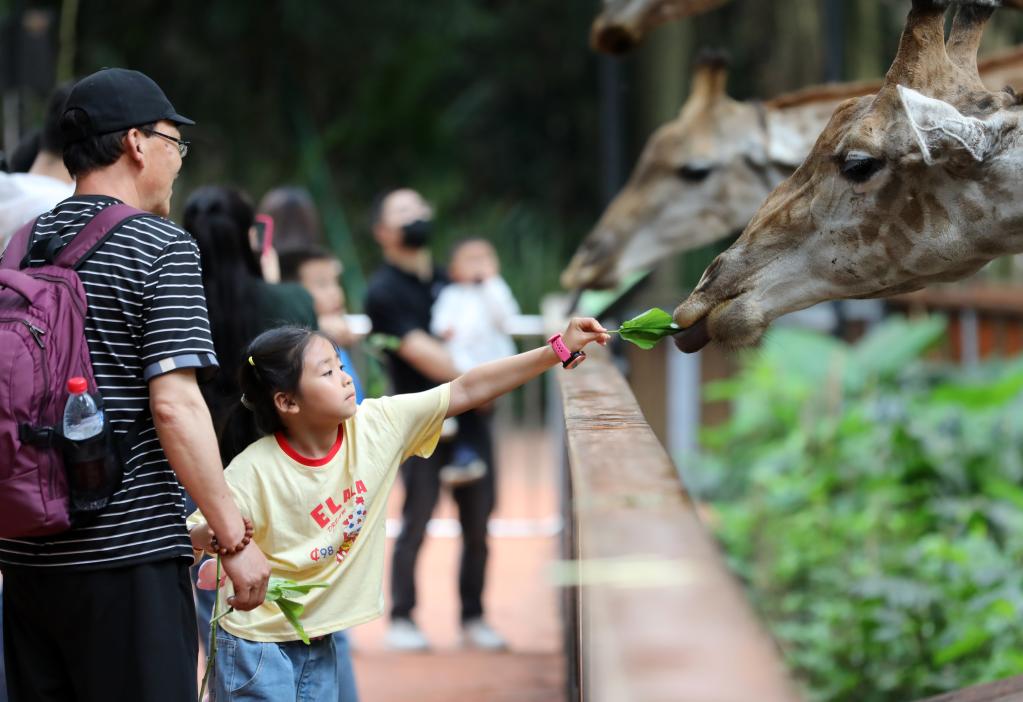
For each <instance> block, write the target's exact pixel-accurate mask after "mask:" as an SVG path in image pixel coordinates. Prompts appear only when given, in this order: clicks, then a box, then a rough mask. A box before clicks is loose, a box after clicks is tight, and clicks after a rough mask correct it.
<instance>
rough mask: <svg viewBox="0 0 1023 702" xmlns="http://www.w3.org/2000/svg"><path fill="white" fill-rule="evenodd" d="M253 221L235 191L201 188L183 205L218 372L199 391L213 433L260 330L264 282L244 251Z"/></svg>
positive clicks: (249, 251) (236, 393) (251, 257)
mask: <svg viewBox="0 0 1023 702" xmlns="http://www.w3.org/2000/svg"><path fill="white" fill-rule="evenodd" d="M252 220H253V213H252V205H251V204H250V203H249V201H248V198H246V197H245V195H244V194H243V193H242V192H240V191H239V190H236V189H234V188H229V187H225V186H222V185H209V186H205V187H202V188H199V189H198V190H196V191H195V192H193V193H192V194H191V195H190V196H189V198H188V201H187V202H186V203H185V213H184V226H185V229H186V230H187V231H188V232H190V233H191V234H192V236H193V237H194V238H195V241H196V243H197V244H198V245H199V257H200V261H201V262H202V284H203V288H204V289H205V292H206V308H207V310H208V311H209V316H210V330H211V331H212V333H213V346H214V348H215V349H216V351H217V359H218V360H219V362H220V372H219V373H218V374H217V375H216V377H215V378H214V379H213V380H212V381H211V382H210V383H208V384H206V385H205V386H204V387H203V394H204V396H205V397H206V401H207V403H208V404H209V406H210V413H211V414H212V415H213V422H214V426H215V427H217V428H218V429H220V428H221V427H222V426H223V423H224V421H225V419H226V415H227V413H228V411H229V410H230V407H231V406H232V405H233V404H234V403H235V402H236V401H237V400H238V396H239V395H240V394H241V390H240V389H239V387H238V371H239V368H240V367H241V363H242V359H244V358H245V356H244V355H243V354H242V350H243V349H244V348H245V346H246V345H248V343H249V342H250V341H252V338H253V337H254V336H256V334H258V333H259V331H260V328H261V326H260V323H261V319H260V308H261V305H260V301H261V298H262V291H261V290H260V288H261V287H262V285H263V283H262V278H261V275H260V268H259V261H258V260H257V259H256V255H255V254H254V253H253V252H252V249H251V247H250V246H249V227H250V226H251V225H252ZM251 433H252V432H250V434H251Z"/></svg>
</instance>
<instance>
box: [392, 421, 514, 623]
mask: <svg viewBox="0 0 1023 702" xmlns="http://www.w3.org/2000/svg"><path fill="white" fill-rule="evenodd" d="M458 440H459V441H462V442H465V443H468V444H470V445H472V447H473V448H474V449H476V452H477V453H478V454H479V455H480V457H481V458H482V459H483V460H484V461H486V463H487V468H488V470H487V474H486V475H485V476H484V477H483V478H481V479H480V480H477V481H476V482H473V483H470V484H468V485H463V486H461V487H457V488H455V489H454V490H452V496H453V497H454V499H455V504H456V505H457V506H458V521H459V522H461V525H462V564H461V568H460V572H459V575H458V592H459V596H460V598H461V601H462V621H465V620H466V619H472V618H474V617H480V616H482V615H483V582H484V576H485V572H486V568H487V519H488V518H489V517H490V513H491V512H492V511H493V509H494V500H495V494H496V491H495V486H496V472H497V471H496V466H495V465H494V450H493V442H492V439H491V434H490V414H484V413H481V412H475V411H473V412H466V413H465V414H463V415H460V416H459V417H458ZM450 456H451V443H442V444H440V445H439V446H438V447H437V450H436V451H435V452H434V454H433V455H432V456H431V457H430V458H418V457H414V458H410V459H409V460H407V461H405V463H404V464H402V466H401V474H402V479H403V480H404V482H405V504H404V506H403V507H402V511H401V517H402V527H401V534H399V535H398V539H397V541H396V542H395V544H394V561H393V566H392V568H391V601H392V608H391V618H392V619H401V618H408V617H410V616H411V615H412V610H413V609H414V608H415V606H416V583H415V571H416V559H417V558H418V556H419V547H420V546H422V544H423V536H424V535H425V534H426V524H427V522H429V521H430V516H431V515H432V514H433V508H434V507H435V506H436V504H437V498H438V496H439V494H440V477H439V472H440V469H441V468H442V467H443V466H444V465H446V464H447V462H448V461H449V459H450Z"/></svg>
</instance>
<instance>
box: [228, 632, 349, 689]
mask: <svg viewBox="0 0 1023 702" xmlns="http://www.w3.org/2000/svg"><path fill="white" fill-rule="evenodd" d="M338 634H340V641H342V642H343V643H342V644H341V645H343V646H344V647H345V649H346V650H345V651H344V653H345V654H346V655H345V656H344V659H345V660H346V661H347V662H348V666H347V668H348V669H347V670H345V667H346V666H345V665H344V663H343V662H339V653H341V651H339V650H338V642H339V638H338ZM338 634H335V635H333V636H324V637H323V638H321V639H319V640H316V641H313V642H312V644H310V645H309V646H306V645H305V644H304V643H302V642H301V641H286V642H283V643H261V642H258V641H247V640H245V639H242V638H238V637H237V636H233V635H232V634H229V633H228V632H226V631H224V630H223V629H218V630H217V664H216V669H215V672H214V676H213V678H214V679H213V700H215V701H216V702H277V701H278V700H289V701H290V700H295V702H321V701H322V700H339V702H349V699H351V700H353V701H354V700H355V699H356V698H355V697H351V698H349V697H347V695H346V694H344V693H345V692H346V689H347V690H350V693H349V694H354V692H355V682H354V677H353V676H352V671H351V657H350V656H348V655H347V647H348V639H347V637H346V636H345V635H344V632H338Z"/></svg>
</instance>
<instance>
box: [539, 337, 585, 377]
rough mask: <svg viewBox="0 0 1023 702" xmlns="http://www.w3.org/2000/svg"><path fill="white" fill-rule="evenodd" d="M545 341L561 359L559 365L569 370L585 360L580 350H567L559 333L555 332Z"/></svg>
mask: <svg viewBox="0 0 1023 702" xmlns="http://www.w3.org/2000/svg"><path fill="white" fill-rule="evenodd" d="M547 343H548V344H550V345H551V348H552V349H554V353H555V354H557V356H558V358H560V359H561V367H562V368H565V369H568V370H571V369H573V368H575V367H576V366H578V365H579V364H580V363H582V362H583V361H584V360H586V354H585V353H583V352H582V351H569V350H568V347H567V346H565V342H564V340H562V338H561V334H555V335H554V336H552V337H551V338H550V339H548V340H547Z"/></svg>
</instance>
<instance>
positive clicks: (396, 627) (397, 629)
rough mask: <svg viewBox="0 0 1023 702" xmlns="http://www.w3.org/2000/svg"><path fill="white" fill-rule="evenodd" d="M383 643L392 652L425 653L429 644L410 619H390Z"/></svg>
mask: <svg viewBox="0 0 1023 702" xmlns="http://www.w3.org/2000/svg"><path fill="white" fill-rule="evenodd" d="M384 643H386V644H387V647H388V648H390V649H392V650H394V651H425V650H427V649H428V648H430V642H429V641H427V640H426V637H425V636H423V632H421V631H420V630H419V627H418V626H416V623H415V622H413V621H412V620H411V619H392V620H391V625H390V626H389V627H388V628H387V635H386V636H385V637H384Z"/></svg>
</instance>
